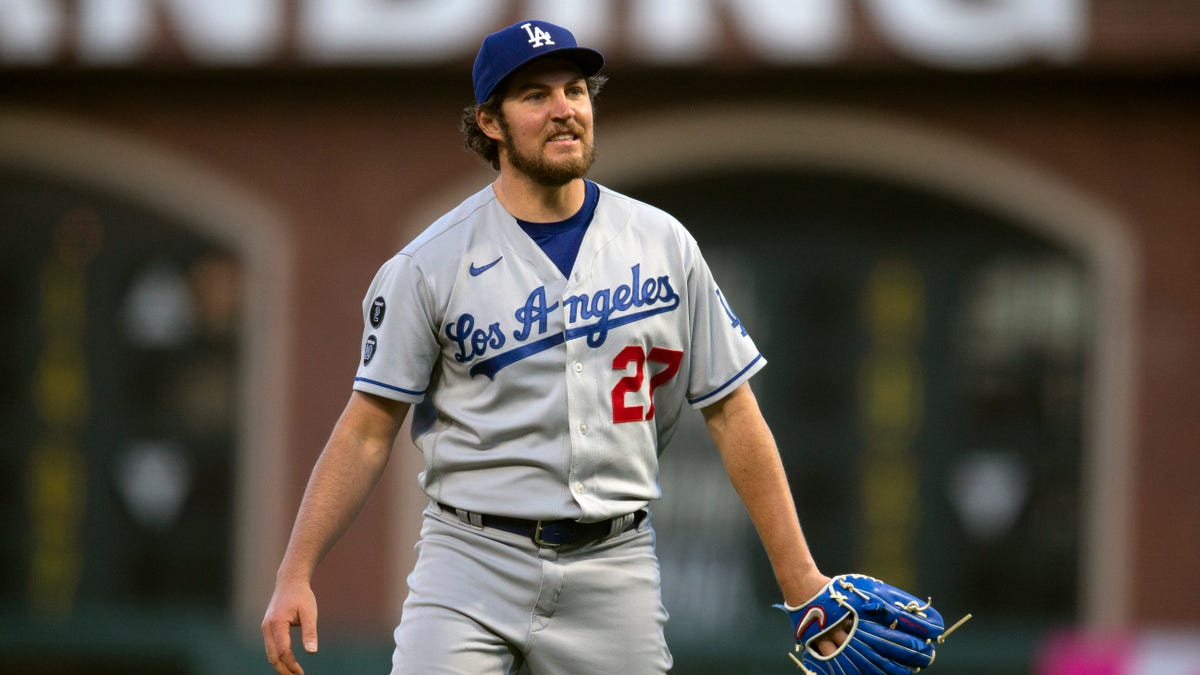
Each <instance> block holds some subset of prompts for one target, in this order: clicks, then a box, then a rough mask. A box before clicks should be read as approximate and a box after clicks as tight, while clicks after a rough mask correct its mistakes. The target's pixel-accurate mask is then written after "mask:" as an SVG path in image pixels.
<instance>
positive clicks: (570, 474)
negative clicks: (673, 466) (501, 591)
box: [354, 186, 765, 521]
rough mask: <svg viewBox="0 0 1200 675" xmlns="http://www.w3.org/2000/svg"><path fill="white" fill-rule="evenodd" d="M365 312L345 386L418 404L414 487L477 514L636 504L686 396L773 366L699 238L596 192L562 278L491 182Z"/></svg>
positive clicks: (418, 247) (720, 392)
mask: <svg viewBox="0 0 1200 675" xmlns="http://www.w3.org/2000/svg"><path fill="white" fill-rule="evenodd" d="M363 315H364V331H363V353H362V360H361V364H360V366H359V368H358V373H357V377H356V378H355V383H354V387H355V389H357V390H359V391H363V392H368V393H371V394H377V395H380V396H385V397H388V398H392V399H397V400H401V401H407V402H410V403H414V404H417V405H416V407H415V411H414V417H413V425H412V433H413V440H414V441H415V443H416V445H417V446H418V447H419V448H420V449H421V451H422V452H423V453H424V457H425V470H424V471H423V472H422V473H421V475H420V481H421V486H422V488H423V489H424V490H425V492H426V493H427V494H428V495H429V497H430V498H431V499H433V500H436V501H439V502H443V503H447V504H450V505H452V506H454V507H456V508H459V509H465V510H468V511H473V512H479V513H490V514H499V515H507V516H514V517H520V518H530V519H556V518H573V519H579V520H583V521H597V520H602V519H606V518H613V517H616V516H620V515H623V514H627V513H630V512H632V511H635V510H637V509H639V508H642V507H644V506H645V505H646V504H647V503H648V502H649V501H651V500H653V499H656V498H658V497H659V496H660V490H659V485H658V456H659V454H660V453H661V451H662V449H663V448H664V447H665V446H666V444H667V442H668V441H669V440H670V438H671V435H672V432H673V430H674V428H675V424H676V422H677V420H678V418H679V414H680V412H681V410H682V409H683V404H684V402H685V401H686V402H688V403H689V404H690V405H691V406H693V407H696V408H699V407H702V406H705V405H707V404H709V403H712V402H714V401H717V400H719V399H720V398H721V397H723V396H724V395H726V394H728V393H729V392H730V391H732V390H733V389H734V388H735V387H737V386H738V385H740V384H741V383H742V382H744V381H746V380H747V379H749V378H750V377H751V376H752V375H753V374H754V373H756V372H757V371H758V370H759V369H760V368H762V366H763V365H765V360H764V359H763V357H762V356H761V355H760V354H759V352H758V349H757V348H756V347H755V345H754V343H753V341H752V340H751V339H750V337H749V336H748V335H747V334H746V331H745V329H744V328H743V326H742V325H741V322H740V321H739V320H738V319H737V316H736V315H735V314H734V313H733V311H732V310H731V309H730V307H729V305H728V303H727V301H726V299H725V298H724V297H723V296H722V295H721V291H720V289H719V288H718V287H717V284H716V282H715V281H714V279H713V277H712V273H711V272H710V270H709V268H708V265H707V264H706V263H705V261H704V258H703V257H702V256H701V254H700V250H699V248H698V247H697V245H696V241H695V239H694V238H692V236H691V235H690V234H689V233H688V232H687V231H686V230H685V229H684V227H683V226H682V225H681V224H680V223H679V222H678V221H677V220H676V219H674V218H673V217H671V216H670V215H668V214H667V213H665V212H663V211H661V210H659V209H657V208H654V207H652V206H649V205H647V204H644V203H642V202H639V201H637V200H634V199H631V198H630V197H627V196H625V195H622V194H619V193H617V192H614V191H612V190H609V189H607V188H603V187H601V188H600V198H599V202H598V204H597V206H596V211H595V215H594V217H593V219H592V222H591V225H590V226H589V227H588V230H587V232H586V234H585V235H584V238H583V242H582V244H581V246H580V249H579V254H578V257H577V258H576V262H575V265H574V268H573V269H572V271H571V274H570V276H569V277H564V276H563V275H562V273H561V272H560V271H559V270H558V268H557V267H555V265H554V263H553V262H552V261H551V260H550V259H549V258H548V257H547V256H546V255H545V253H543V251H542V250H541V249H540V248H539V247H538V245H537V244H536V243H535V242H534V241H533V240H532V239H531V238H530V237H529V236H528V235H527V234H526V233H525V232H524V231H522V230H521V228H520V227H519V226H518V224H517V222H516V220H515V219H514V218H513V217H512V216H511V215H510V214H509V213H508V212H507V211H505V209H504V208H503V207H502V206H501V205H500V203H499V201H498V200H497V199H496V196H495V193H494V192H493V190H492V187H491V186H488V187H487V188H485V189H483V190H481V191H480V192H478V193H476V194H475V195H473V196H471V197H469V198H468V199H466V200H465V201H464V202H463V203H462V204H460V205H459V206H458V207H457V208H455V209H454V210H452V211H451V212H449V213H447V214H446V215H445V216H443V217H442V218H440V219H439V220H438V221H437V222H435V223H434V224H433V225H432V226H430V227H429V228H428V229H427V230H426V231H425V232H423V233H422V234H421V235H420V236H419V237H417V238H416V239H415V240H414V241H413V242H412V243H410V244H409V245H408V246H406V247H404V249H403V250H401V251H400V252H399V253H398V254H396V255H395V256H394V257H393V258H392V259H390V260H389V261H387V262H386V263H385V264H384V265H383V266H382V268H381V269H380V270H379V273H378V274H377V275H376V276H375V279H374V281H373V282H372V283H371V286H370V289H369V290H368V292H367V294H366V297H365V298H364V300H363Z"/></svg>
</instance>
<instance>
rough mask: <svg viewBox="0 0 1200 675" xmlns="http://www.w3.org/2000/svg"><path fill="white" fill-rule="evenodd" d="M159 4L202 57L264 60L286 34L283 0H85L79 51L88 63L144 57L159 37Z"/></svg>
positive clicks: (186, 45) (185, 43) (189, 48)
mask: <svg viewBox="0 0 1200 675" xmlns="http://www.w3.org/2000/svg"><path fill="white" fill-rule="evenodd" d="M156 6H157V8H159V9H161V11H162V12H163V13H164V14H166V16H167V17H168V19H169V20H170V23H171V27H172V29H173V31H174V34H175V35H176V36H177V37H178V39H179V41H180V46H181V47H182V49H183V51H184V52H185V53H187V54H188V55H189V56H191V57H192V58H194V59H195V60H197V61H204V62H217V63H219V62H241V63H252V62H256V61H261V60H262V59H264V58H266V57H269V56H270V55H271V54H273V53H276V52H277V51H278V49H279V45H280V44H281V42H282V38H283V27H284V26H283V7H282V4H281V0H239V1H238V2H229V3H219V6H218V5H217V4H216V3H212V2H210V1H209V0H81V1H80V2H79V4H78V8H79V13H78V20H79V50H80V56H81V57H82V59H83V60H84V61H86V62H88V63H104V64H107V63H130V62H134V61H138V60H140V59H141V58H144V57H145V56H146V54H147V52H148V51H149V50H150V48H151V47H152V46H153V43H154V39H155V32H154V28H155V26H154V19H155V11H156Z"/></svg>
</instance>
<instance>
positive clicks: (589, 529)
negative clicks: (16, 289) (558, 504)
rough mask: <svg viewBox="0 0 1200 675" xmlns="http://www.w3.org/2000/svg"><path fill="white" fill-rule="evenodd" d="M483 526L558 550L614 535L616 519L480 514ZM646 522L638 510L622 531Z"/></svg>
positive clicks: (443, 506)
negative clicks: (572, 518) (588, 521)
mask: <svg viewBox="0 0 1200 675" xmlns="http://www.w3.org/2000/svg"><path fill="white" fill-rule="evenodd" d="M438 506H440V507H441V509H442V510H443V511H445V512H447V513H449V514H451V515H455V516H457V514H458V511H457V510H456V509H455V508H454V507H453V506H448V505H446V504H442V503H441V502H439V503H438ZM480 518H481V523H482V525H483V527H494V528H496V529H497V530H504V531H505V532H512V533H514V534H519V535H522V536H525V537H529V538H530V539H532V540H533V543H535V544H537V545H538V546H545V547H548V548H557V547H559V546H579V545H582V544H590V543H592V542H595V541H600V540H601V539H605V538H607V537H609V536H610V535H611V534H613V531H612V530H613V521H614V520H622V519H623V518H624V516H622V517H621V518H613V519H611V520H601V521H599V522H596V523H581V522H579V521H578V520H565V519H564V520H528V519H525V518H510V517H509V516H491V515H487V514H480ZM645 519H646V510H645V509H639V510H638V511H637V512H635V513H634V514H633V519H632V520H630V521H629V525H628V526H626V527H625V529H623V530H621V532H628V531H629V530H632V529H635V528H636V527H637V526H639V525H641V524H642V521H644V520H645Z"/></svg>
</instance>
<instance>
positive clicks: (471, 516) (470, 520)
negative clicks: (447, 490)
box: [454, 509, 483, 530]
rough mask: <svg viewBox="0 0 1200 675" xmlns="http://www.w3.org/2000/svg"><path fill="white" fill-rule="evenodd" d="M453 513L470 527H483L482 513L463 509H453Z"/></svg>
mask: <svg viewBox="0 0 1200 675" xmlns="http://www.w3.org/2000/svg"><path fill="white" fill-rule="evenodd" d="M454 515H456V516H458V519H459V520H461V521H463V522H464V523H466V524H467V525H470V526H471V527H477V528H479V529H481V530H482V529H483V514H482V513H472V512H470V511H465V510H463V509H454Z"/></svg>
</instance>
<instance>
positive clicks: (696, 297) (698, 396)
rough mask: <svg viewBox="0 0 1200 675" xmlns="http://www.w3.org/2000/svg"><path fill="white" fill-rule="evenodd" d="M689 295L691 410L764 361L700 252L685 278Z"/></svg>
mask: <svg viewBox="0 0 1200 675" xmlns="http://www.w3.org/2000/svg"><path fill="white" fill-rule="evenodd" d="M688 294H689V297H691V298H692V307H691V311H692V316H691V320H692V361H691V372H690V373H689V374H688V394H687V396H688V399H687V400H688V403H689V404H690V405H691V406H692V407H693V408H703V407H705V406H707V405H709V404H712V403H715V402H717V401H719V400H721V399H722V398H724V397H725V396H726V395H727V394H729V392H731V391H733V390H734V389H736V388H737V387H738V386H739V385H741V384H742V383H743V382H745V381H747V380H749V379H750V378H751V377H752V376H754V374H755V373H757V372H758V371H759V370H761V369H762V367H763V366H765V365H766V364H767V361H766V359H765V358H763V356H762V354H760V353H759V351H758V347H757V346H755V344H754V340H752V339H751V338H750V335H749V333H748V332H747V331H746V327H745V326H743V325H742V322H741V320H740V319H738V317H737V315H736V314H735V313H734V312H733V308H732V307H731V306H730V303H729V299H728V298H726V297H725V296H724V295H723V294H722V293H721V289H720V287H718V286H717V282H716V280H715V279H714V278H713V275H712V270H710V269H709V267H708V263H707V262H705V260H704V258H703V256H701V255H700V254H699V251H696V262H695V264H694V265H693V267H692V272H691V274H689V275H688Z"/></svg>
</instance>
